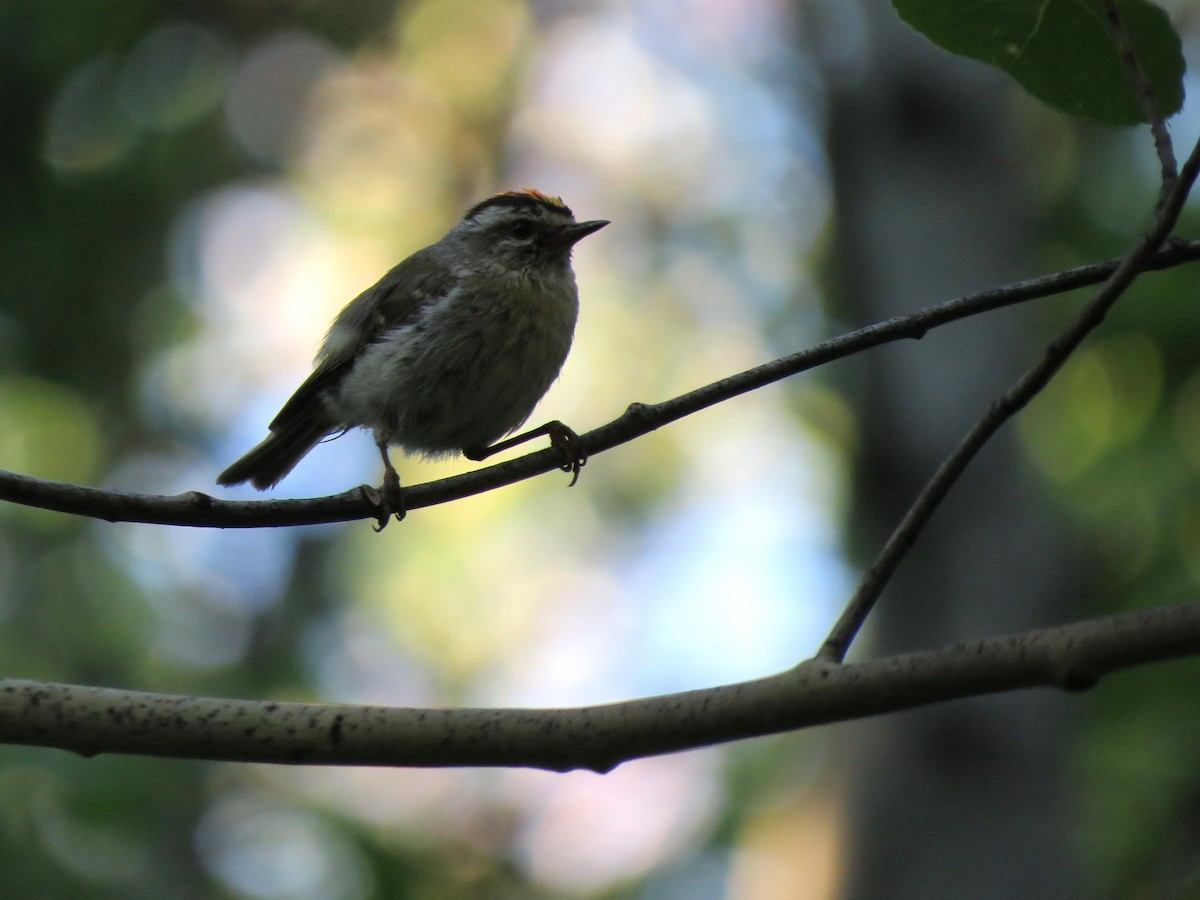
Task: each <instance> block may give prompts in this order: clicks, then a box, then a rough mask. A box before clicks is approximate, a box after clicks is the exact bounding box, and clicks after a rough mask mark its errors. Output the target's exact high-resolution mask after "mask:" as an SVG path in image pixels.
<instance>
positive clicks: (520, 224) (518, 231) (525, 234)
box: [508, 219, 533, 241]
mask: <svg viewBox="0 0 1200 900" xmlns="http://www.w3.org/2000/svg"><path fill="white" fill-rule="evenodd" d="M508 230H509V232H510V233H511V234H512V236H513V237H515V238H517V239H518V240H522V241H523V240H525V239H526V238H531V237H533V223H532V222H530V221H529V220H528V219H519V220H517V221H516V222H513V223H512V225H510V226H509V229H508Z"/></svg>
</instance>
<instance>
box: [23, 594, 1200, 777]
mask: <svg viewBox="0 0 1200 900" xmlns="http://www.w3.org/2000/svg"><path fill="white" fill-rule="evenodd" d="M1197 654H1200V603H1190V604H1185V605H1181V606H1175V607H1164V608H1160V609H1152V610H1147V611H1142V612H1137V613H1130V614H1126V615H1120V616H1110V617H1107V618H1101V619H1093V620H1090V621H1084V622H1076V623H1073V624H1069V625H1059V626H1056V627H1053V628H1045V629H1041V630H1038V631H1028V632H1024V633H1022V634H1016V635H1011V636H1008V637H1002V638H989V639H987V640H981V641H974V642H972V643H966V644H959V645H957V646H955V647H950V648H947V649H943V650H937V651H933V652H926V653H913V654H907V655H904V656H894V657H890V658H887V659H881V660H872V661H870V662H864V663H857V664H839V663H825V662H816V661H813V662H807V663H803V664H801V665H800V666H797V667H796V668H795V669H792V670H790V671H787V672H783V673H780V674H778V675H775V676H772V677H770V678H763V679H760V680H757V681H748V682H742V683H740V684H732V685H727V686H724V687H717V688H710V689H707V690H699V691H688V692H685V693H679V694H668V695H664V696H660V697H650V698H646V699H641V700H632V701H628V702H624V703H613V704H608V705H604V706H589V707H578V708H572V709H406V708H392V707H381V706H354V705H330V704H316V703H276V702H265V701H249V700H227V699H216V698H205V697H185V696H172V695H166V694H148V693H141V692H137V691H122V690H113V689H110V688H97V687H81V686H75V685H66V684H45V683H40V682H33V681H24V680H18V679H0V742H3V743H8V744H25V745H32V746H38V747H53V748H58V749H62V750H69V751H73V752H75V753H79V754H82V755H84V756H93V755H95V754H98V753H137V754H145V755H152V756H163V757H181V758H189V759H208V760H233V761H241V762H259V763H285V764H291V765H343V766H527V767H534V768H540V769H550V770H554V771H560V772H563V771H569V770H572V769H591V770H593V771H597V772H606V771H609V770H610V769H612V768H614V767H615V766H617V765H619V764H620V763H622V762H626V761H628V760H631V759H638V758H642V757H647V756H655V755H660V754H664V753H673V752H677V751H681V750H689V749H694V748H698V747H707V746H711V745H713V744H720V743H725V742H728V741H735V740H742V739H745V738H752V737H759V736H761V735H766V734H779V733H782V732H786V731H794V730H796V729H800V728H809V727H813V726H816V725H824V724H828V723H831V722H840V721H846V720H849V719H858V718H863V717H866V716H874V715H881V714H884V713H891V712H897V711H900V710H905V709H912V708H914V707H918V706H926V705H929V704H932V703H940V702H944V701H946V700H955V699H959V698H963V697H976V696H983V695H986V694H996V693H1000V692H1004V691H1014V690H1021V689H1026V688H1033V687H1057V688H1061V689H1064V690H1069V691H1078V690H1085V689H1087V688H1090V687H1092V686H1093V685H1095V684H1096V683H1097V682H1098V681H1099V680H1100V678H1102V677H1103V676H1105V675H1107V674H1109V673H1111V672H1116V671H1119V670H1121V669H1126V668H1130V667H1132V666H1138V665H1144V664H1146V663H1151V662H1159V661H1162V660H1167V659H1175V658H1179V657H1185V656H1195V655H1197Z"/></svg>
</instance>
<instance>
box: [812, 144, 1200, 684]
mask: <svg viewBox="0 0 1200 900" xmlns="http://www.w3.org/2000/svg"><path fill="white" fill-rule="evenodd" d="M1198 172H1200V142H1197V144H1196V146H1195V148H1194V149H1193V150H1192V153H1191V156H1189V157H1188V159H1187V162H1185V163H1184V166H1183V171H1182V172H1181V173H1180V175H1179V177H1178V178H1177V179H1176V181H1175V183H1174V185H1173V186H1172V188H1171V190H1170V191H1169V192H1168V193H1167V194H1166V195H1165V196H1164V197H1163V202H1162V203H1161V204H1160V206H1159V209H1158V212H1157V214H1156V216H1155V220H1154V224H1153V226H1152V227H1151V229H1150V231H1149V232H1147V233H1146V234H1145V235H1144V236H1143V237H1142V238H1141V239H1140V240H1139V241H1138V242H1137V244H1136V245H1135V246H1134V248H1133V249H1132V250H1131V251H1130V252H1129V254H1128V255H1127V256H1126V257H1125V258H1124V259H1123V260H1121V263H1120V265H1118V266H1117V267H1116V269H1114V270H1113V272H1112V274H1111V275H1110V276H1109V278H1108V281H1106V282H1105V284H1104V287H1102V288H1101V289H1100V290H1099V291H1098V292H1097V294H1096V296H1095V297H1094V298H1093V299H1092V301H1091V302H1090V303H1088V305H1087V306H1086V307H1084V309H1083V311H1082V312H1081V313H1080V314H1079V315H1078V316H1077V317H1076V319H1075V321H1074V322H1072V323H1071V325H1070V326H1069V327H1068V328H1067V329H1066V331H1064V332H1063V333H1062V334H1060V335H1059V336H1058V338H1056V339H1055V341H1054V342H1053V343H1052V344H1051V345H1050V346H1049V347H1047V348H1046V351H1045V353H1044V354H1043V355H1042V358H1041V359H1039V360H1038V361H1037V362H1036V363H1035V364H1034V365H1033V366H1031V367H1030V368H1029V369H1028V370H1027V371H1026V372H1025V373H1024V374H1023V375H1022V376H1021V377H1020V378H1019V379H1018V380H1017V381H1016V382H1015V383H1014V384H1013V385H1012V386H1011V387H1010V388H1009V389H1008V390H1007V391H1005V392H1004V394H1003V395H1002V396H1001V397H1000V398H999V399H998V400H997V401H996V402H994V403H993V404H992V405H991V407H990V408H989V409H988V410H987V412H985V413H984V414H983V416H982V417H981V418H980V419H979V420H978V421H977V422H976V423H975V425H974V426H972V428H971V430H970V431H969V432H967V435H966V436H965V437H964V438H963V439H962V441H961V442H960V443H959V445H958V446H957V447H955V448H954V451H953V452H952V453H951V454H950V455H949V456H948V457H946V459H945V460H944V461H943V462H942V464H941V466H939V467H938V470H937V471H936V472H935V473H934V475H933V477H932V478H931V479H930V480H929V482H928V483H927V484H926V485H925V487H924V488H923V489H922V490H921V493H920V494H919V495H918V496H917V499H916V500H915V501H913V504H912V506H911V507H909V510H908V512H907V513H905V515H904V518H903V519H902V520H901V522H900V524H899V525H897V526H896V530H895V531H893V532H892V535H891V537H889V538H888V541H887V543H886V544H885V545H884V547H883V550H881V551H880V553H879V556H878V557H876V559H875V562H874V563H873V564H872V565H871V568H870V569H869V570H868V571H867V574H866V575H865V576H864V578H863V580H862V581H861V582H860V583H859V586H858V589H857V590H856V591H855V592H854V596H853V597H851V598H850V602H849V603H848V604H847V605H846V609H845V610H844V611H843V612H842V615H841V617H840V618H839V619H838V621H837V624H836V625H834V628H833V630H832V631H831V632H830V634H829V637H828V638H826V640H825V643H824V644H823V645H822V647H821V649H820V651H819V652H818V654H817V656H818V657H819V658H820V659H823V660H827V661H834V662H836V661H840V660H842V659H844V658H845V656H846V651H847V650H848V649H849V648H850V643H851V642H852V641H853V640H854V637H855V635H857V634H858V632H859V629H861V628H862V625H863V623H864V622H865V621H866V620H867V616H869V615H870V614H871V610H872V609H874V607H875V603H876V602H877V601H878V600H879V596H880V595H881V594H882V593H883V589H884V588H885V587H886V586H887V583H888V581H890V580H891V577H892V575H893V574H894V573H895V571H896V569H897V567H899V565H900V562H901V560H903V559H904V557H905V555H906V554H907V553H908V551H909V549H910V548H911V547H912V545H913V543H914V542H915V541H916V539H917V536H918V535H919V534H920V533H921V531H922V530H923V529H924V527H925V525H926V523H928V521H929V519H930V517H931V516H932V515H933V513H934V510H936V509H937V507H938V506H939V505H940V504H941V502H942V500H943V498H944V497H945V496H946V494H947V493H948V492H949V491H950V488H951V487H953V486H954V483H955V482H956V481H958V479H959V477H960V476H961V475H962V473H963V472H964V471H965V470H966V468H967V466H968V465H969V464H970V463H971V460H973V459H974V458H975V456H976V454H978V453H979V451H980V450H981V449H982V448H983V447H984V445H985V444H986V443H987V442H988V440H990V439H991V437H992V435H993V434H995V433H996V431H997V430H998V429H999V428H1000V426H1001V425H1003V424H1004V423H1005V422H1007V421H1008V420H1009V419H1011V418H1012V417H1013V416H1014V415H1016V414H1017V413H1018V412H1019V411H1020V410H1022V409H1023V408H1024V407H1025V405H1026V404H1028V403H1029V401H1030V400H1032V399H1033V398H1034V397H1036V396H1037V395H1038V393H1039V392H1040V391H1041V390H1042V389H1043V388H1044V387H1045V386H1046V385H1047V384H1048V383H1049V381H1050V379H1051V378H1053V377H1054V375H1055V374H1056V373H1057V372H1058V371H1059V370H1060V369H1061V368H1062V367H1063V365H1064V364H1065V363H1066V361H1067V360H1068V359H1069V358H1070V357H1071V354H1072V353H1074V352H1075V349H1076V348H1077V347H1078V346H1079V345H1080V344H1081V343H1083V340H1084V338H1086V337H1087V336H1088V335H1089V334H1090V333H1091V332H1092V331H1093V330H1094V329H1095V328H1096V327H1097V326H1098V325H1099V324H1100V323H1101V322H1103V321H1104V317H1105V316H1106V315H1107V314H1108V311H1109V310H1110V309H1111V308H1112V306H1113V304H1114V303H1116V302H1117V300H1118V299H1120V297H1121V295H1122V294H1124V293H1125V290H1126V289H1127V288H1128V287H1129V285H1131V284H1132V283H1133V281H1134V279H1135V278H1137V276H1138V275H1139V274H1141V272H1142V271H1143V270H1144V269H1145V268H1146V266H1147V264H1148V263H1149V262H1150V261H1151V260H1152V259H1153V258H1154V256H1155V253H1156V252H1157V251H1158V248H1159V247H1160V245H1161V244H1162V243H1163V242H1164V241H1166V240H1167V236H1168V235H1169V234H1170V232H1171V229H1172V228H1174V227H1175V222H1176V221H1177V220H1178V218H1179V214H1180V212H1181V211H1182V210H1183V204H1184V202H1185V201H1186V200H1187V197H1188V194H1189V193H1190V191H1191V188H1192V184H1193V183H1194V182H1195V180H1196V176H1197V174H1198Z"/></svg>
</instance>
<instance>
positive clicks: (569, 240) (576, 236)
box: [545, 219, 609, 250]
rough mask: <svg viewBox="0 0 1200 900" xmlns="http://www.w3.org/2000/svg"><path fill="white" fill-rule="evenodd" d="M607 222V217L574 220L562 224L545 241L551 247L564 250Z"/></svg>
mask: <svg viewBox="0 0 1200 900" xmlns="http://www.w3.org/2000/svg"><path fill="white" fill-rule="evenodd" d="M608 224H609V222H608V219H592V220H591V221H590V222H574V223H572V224H570V225H564V226H563V227H562V228H560V229H558V230H557V231H556V232H554V234H552V235H549V236H548V237H546V239H545V242H546V243H547V244H549V245H550V246H551V247H554V248H556V249H559V250H564V249H566V248H568V247H574V246H575V245H576V244H578V243H579V242H580V241H582V240H583V239H584V238H585V237H587V236H588V235H589V234H592V233H593V232H596V231H599V230H600V229H601V228H603V227H604V226H605V225H608Z"/></svg>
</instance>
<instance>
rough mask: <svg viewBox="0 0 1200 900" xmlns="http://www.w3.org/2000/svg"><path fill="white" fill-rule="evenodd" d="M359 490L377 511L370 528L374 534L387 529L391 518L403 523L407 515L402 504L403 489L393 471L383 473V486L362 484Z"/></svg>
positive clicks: (406, 510)
mask: <svg viewBox="0 0 1200 900" xmlns="http://www.w3.org/2000/svg"><path fill="white" fill-rule="evenodd" d="M361 490H362V492H363V496H364V497H366V498H367V500H368V501H369V502H370V503H371V505H372V506H374V507H375V509H376V510H377V513H376V516H375V520H376V524H375V525H373V526H371V527H372V528H374V529H375V533H376V534H378V533H379V532H381V531H383V529H385V528H387V524H388V522H389V521H390V520H391V518H392V516H395V517H396V521H397V522H403V521H404V517H405V516H406V515H407V514H408V505H407V504H406V503H405V502H404V488H402V487H401V486H400V476H399V475H397V474H396V470H395V469H392V470H390V471H387V472H385V473H384V476H383V484H381V485H380V486H379V487H377V488H374V487H371V486H370V485H366V484H364V485H363V486H362V488H361Z"/></svg>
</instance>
